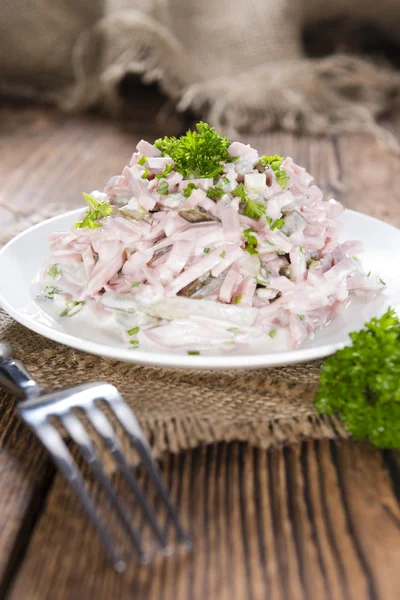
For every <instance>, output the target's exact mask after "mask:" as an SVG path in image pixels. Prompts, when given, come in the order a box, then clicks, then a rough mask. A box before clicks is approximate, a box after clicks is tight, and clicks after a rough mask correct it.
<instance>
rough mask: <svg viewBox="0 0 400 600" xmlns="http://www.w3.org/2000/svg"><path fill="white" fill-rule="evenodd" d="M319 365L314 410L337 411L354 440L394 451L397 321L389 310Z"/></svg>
mask: <svg viewBox="0 0 400 600" xmlns="http://www.w3.org/2000/svg"><path fill="white" fill-rule="evenodd" d="M350 338H351V341H352V345H351V346H346V347H345V348H343V349H342V350H338V351H337V352H336V354H334V355H333V356H331V357H330V358H328V359H327V360H326V361H325V363H324V364H323V366H322V371H321V385H320V388H319V390H318V392H317V396H316V400H315V406H316V408H317V410H318V412H319V413H321V414H326V415H332V414H334V413H337V414H339V415H340V416H341V418H342V419H343V421H344V424H345V427H346V429H347V430H348V431H350V432H351V433H352V435H353V437H354V438H360V439H369V440H370V441H371V442H372V443H373V444H374V445H375V446H377V447H378V448H395V449H397V450H400V321H399V318H398V316H397V315H396V313H395V311H394V310H393V309H389V310H388V311H387V312H386V313H385V314H384V315H383V316H382V317H380V318H374V319H371V321H369V322H367V323H366V324H365V326H364V328H363V329H362V330H361V331H357V332H354V333H351V334H350Z"/></svg>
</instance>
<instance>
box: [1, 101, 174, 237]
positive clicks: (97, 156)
mask: <svg viewBox="0 0 400 600" xmlns="http://www.w3.org/2000/svg"><path fill="white" fill-rule="evenodd" d="M132 110H133V111H134V110H135V106H134V107H133V109H132ZM152 110H154V102H153V104H152V103H151V102H149V103H148V105H147V106H146V105H143V104H142V103H141V104H139V105H138V106H137V113H138V114H137V116H136V119H137V120H135V119H134V118H132V119H131V120H130V122H129V127H127V126H126V123H125V122H124V123H118V124H117V123H113V122H112V121H106V120H105V119H103V118H102V117H101V116H99V115H93V114H92V115H86V116H81V115H78V116H70V117H66V116H65V115H60V114H59V113H57V112H56V111H54V110H51V109H48V110H43V109H39V108H37V107H22V108H19V109H17V110H16V109H14V108H8V107H0V121H1V122H2V125H3V124H5V126H4V127H3V126H2V129H1V131H0V152H1V156H2V160H1V163H0V235H1V233H2V231H4V230H5V229H6V228H10V227H11V226H12V225H13V224H14V223H17V222H18V220H20V219H21V218H22V217H23V216H25V215H26V214H27V213H28V214H32V212H33V211H37V210H38V209H40V208H41V207H44V206H46V205H49V204H60V205H65V206H68V207H70V208H74V207H78V206H82V191H91V190H93V189H102V188H103V187H104V184H105V182H106V181H107V179H108V178H109V177H111V175H115V174H118V173H120V172H121V170H122V168H123V167H124V165H126V164H127V163H129V160H130V157H131V155H132V152H133V151H134V149H135V146H136V144H137V142H138V141H139V140H140V139H141V138H142V137H146V138H147V139H155V138H157V137H159V136H160V135H165V132H167V133H169V134H180V133H181V130H182V119H181V118H178V117H175V118H172V119H170V120H169V121H168V124H167V125H166V126H164V125H163V124H160V123H157V122H156V121H155V119H154V112H152ZM133 114H135V113H133ZM33 207H34V209H33Z"/></svg>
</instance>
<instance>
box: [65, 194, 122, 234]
mask: <svg viewBox="0 0 400 600" xmlns="http://www.w3.org/2000/svg"><path fill="white" fill-rule="evenodd" d="M82 196H83V197H84V199H85V200H86V204H87V205H88V210H87V211H86V215H85V218H84V219H83V220H82V221H78V223H75V225H74V226H75V227H76V228H77V229H83V228H84V227H88V229H96V228H97V227H101V225H100V223H98V219H100V218H102V217H108V216H109V215H111V214H112V212H113V208H112V206H111V205H110V204H109V202H106V201H104V202H99V201H98V200H96V198H94V196H91V195H90V194H85V192H83V193H82Z"/></svg>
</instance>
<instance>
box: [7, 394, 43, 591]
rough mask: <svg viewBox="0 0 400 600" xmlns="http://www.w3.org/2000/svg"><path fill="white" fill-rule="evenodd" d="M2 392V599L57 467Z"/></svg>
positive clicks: (20, 559) (11, 402)
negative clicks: (54, 466)
mask: <svg viewBox="0 0 400 600" xmlns="http://www.w3.org/2000/svg"><path fill="white" fill-rule="evenodd" d="M14 406H15V402H14V401H13V400H12V399H11V397H10V396H9V395H7V394H3V393H0V597H1V598H3V597H4V592H5V590H6V589H7V588H8V586H9V584H10V581H11V580H12V577H13V575H14V574H15V571H16V570H17V569H18V566H19V564H20V562H21V561H22V559H23V555H24V552H25V550H26V545H27V543H28V541H29V537H30V534H31V531H32V528H33V527H34V525H35V522H36V519H37V518H38V516H39V514H40V511H41V509H42V506H43V502H44V501H45V497H46V494H47V492H48V490H49V488H50V486H51V483H52V479H53V476H54V468H53V465H52V464H51V463H50V461H49V459H48V457H47V454H46V453H45V452H44V450H43V449H42V446H41V445H40V444H39V442H38V441H37V440H36V438H35V437H34V436H33V435H32V434H31V433H30V431H29V430H28V429H27V427H26V425H24V424H23V423H22V422H21V421H20V420H19V418H18V417H17V416H16V414H15V410H14Z"/></svg>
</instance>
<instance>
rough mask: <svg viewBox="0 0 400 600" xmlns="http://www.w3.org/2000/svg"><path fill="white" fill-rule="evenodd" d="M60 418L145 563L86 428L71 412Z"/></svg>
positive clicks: (135, 534) (144, 558) (144, 559)
mask: <svg viewBox="0 0 400 600" xmlns="http://www.w3.org/2000/svg"><path fill="white" fill-rule="evenodd" d="M60 419H61V421H62V423H63V425H64V427H65V429H66V430H67V431H68V433H69V434H70V436H71V438H72V439H73V441H74V442H75V443H76V444H77V445H78V446H79V448H80V449H81V451H82V454H83V456H84V458H85V460H86V462H87V463H88V465H89V466H90V467H91V469H92V470H93V471H94V473H95V475H96V477H97V480H98V481H99V483H100V484H101V485H102V487H103V489H104V490H105V492H106V493H107V495H108V498H109V500H110V502H111V504H112V506H113V507H114V509H115V511H116V513H117V515H118V517H119V518H120V520H121V522H122V523H123V525H124V526H125V528H126V531H127V534H128V536H129V538H130V540H131V542H132V544H133V546H134V548H135V549H136V551H137V553H138V555H139V560H140V562H141V563H142V564H146V563H147V562H148V557H147V555H146V553H145V552H144V550H143V547H142V545H141V542H140V539H139V535H138V534H137V532H136V531H135V529H134V528H133V527H132V525H131V523H130V520H129V518H128V516H127V514H126V512H125V510H124V508H123V507H122V505H121V503H120V501H119V500H118V497H117V495H116V493H115V491H114V488H113V486H112V483H111V481H110V479H109V477H108V476H107V474H106V473H105V471H104V469H103V467H102V464H101V461H100V460H99V458H98V456H97V453H96V450H95V447H94V445H93V443H92V440H91V439H90V437H89V435H88V433H87V431H86V429H85V428H84V426H83V425H82V423H81V422H80V421H79V419H78V417H77V416H76V415H74V414H73V413H72V412H67V413H64V414H63V415H60Z"/></svg>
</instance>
